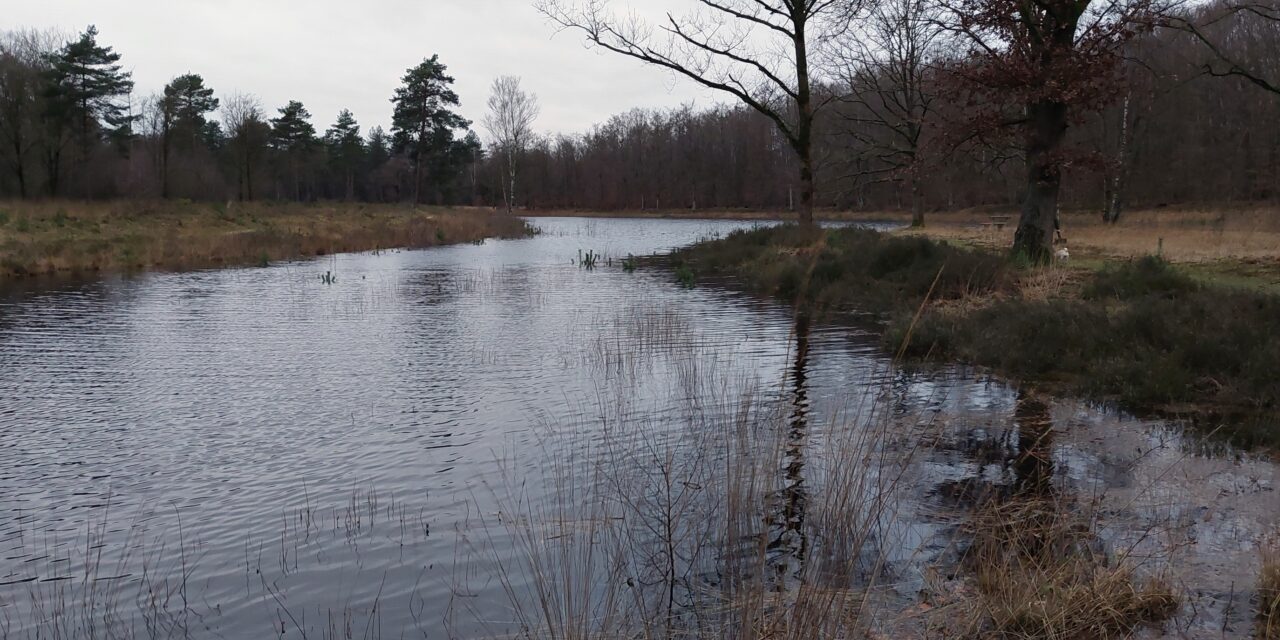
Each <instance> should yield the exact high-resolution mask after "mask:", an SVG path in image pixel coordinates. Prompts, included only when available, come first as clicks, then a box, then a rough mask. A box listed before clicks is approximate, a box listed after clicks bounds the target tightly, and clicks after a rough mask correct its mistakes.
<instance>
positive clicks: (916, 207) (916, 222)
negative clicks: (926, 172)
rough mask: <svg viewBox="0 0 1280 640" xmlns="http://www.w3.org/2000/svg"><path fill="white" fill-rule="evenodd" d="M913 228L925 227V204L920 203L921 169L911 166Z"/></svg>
mask: <svg viewBox="0 0 1280 640" xmlns="http://www.w3.org/2000/svg"><path fill="white" fill-rule="evenodd" d="M911 226H912V227H913V228H916V229H919V228H921V227H924V204H923V203H922V202H921V201H920V168H919V167H918V166H916V165H915V164H912V165H911Z"/></svg>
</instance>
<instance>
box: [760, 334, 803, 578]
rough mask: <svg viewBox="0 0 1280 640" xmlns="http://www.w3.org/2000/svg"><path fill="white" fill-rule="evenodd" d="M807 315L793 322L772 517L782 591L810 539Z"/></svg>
mask: <svg viewBox="0 0 1280 640" xmlns="http://www.w3.org/2000/svg"><path fill="white" fill-rule="evenodd" d="M810 323H811V321H810V319H809V316H808V315H806V314H804V313H798V314H797V315H796V319H795V329H794V331H793V334H794V338H795V347H794V353H793V354H792V358H793V361H794V364H792V366H791V369H790V376H789V380H788V382H789V384H790V389H789V391H790V395H791V398H790V404H791V411H790V415H789V416H788V418H787V424H786V427H787V435H786V441H785V445H784V446H785V451H784V453H783V458H782V460H783V464H784V465H785V466H784V468H783V480H782V483H783V488H782V495H781V496H779V497H778V502H779V506H780V508H779V512H778V513H777V514H776V515H773V516H771V518H770V519H771V522H770V528H771V539H770V541H769V547H768V548H769V551H770V553H772V554H773V555H774V562H775V571H776V572H777V574H778V575H777V582H776V584H775V589H776V590H779V591H782V590H784V589H786V588H788V586H789V584H790V582H791V581H792V580H794V579H798V578H799V577H800V576H801V574H802V573H803V567H804V563H805V555H806V551H808V544H809V540H808V537H807V533H808V529H807V528H806V527H805V521H804V515H805V503H806V501H807V499H808V498H807V496H806V489H805V473H804V466H805V449H806V448H807V447H808V435H809V382H808V380H809V330H810Z"/></svg>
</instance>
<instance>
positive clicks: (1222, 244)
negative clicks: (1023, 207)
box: [911, 207, 1280, 263]
mask: <svg viewBox="0 0 1280 640" xmlns="http://www.w3.org/2000/svg"><path fill="white" fill-rule="evenodd" d="M989 221H990V219H989V216H987V215H986V214H984V213H980V212H958V213H954V214H936V215H934V216H932V217H930V218H928V226H926V227H925V228H924V229H923V230H913V231H911V233H923V234H925V235H928V236H931V237H936V238H945V239H950V240H958V241H962V242H965V243H970V244H974V245H979V246H986V247H991V248H1004V247H1008V246H1009V245H1011V244H1012V243H1013V232H1014V227H1015V226H1016V225H1015V223H1016V216H1015V219H1014V220H1012V221H1010V223H1009V224H1008V225H1007V226H1005V227H1004V229H999V230H997V229H994V228H992V227H990V226H983V223H984V222H989ZM1062 226H1063V230H1062V232H1063V235H1065V236H1066V237H1067V240H1068V241H1069V244H1070V246H1071V250H1072V253H1073V254H1076V255H1091V256H1097V257H1104V258H1130V257H1135V256H1143V255H1154V254H1160V255H1162V256H1163V257H1164V258H1165V259H1166V260H1169V261H1171V262H1209V261H1214V260H1224V259H1235V260H1259V261H1268V260H1269V261H1272V262H1277V263H1280V209H1276V208H1274V207H1252V208H1235V209H1179V210H1167V209H1156V210H1144V211H1134V212H1131V213H1129V214H1127V215H1125V217H1124V218H1123V219H1122V220H1121V222H1120V223H1119V224H1116V225H1108V224H1104V223H1103V222H1102V221H1101V220H1100V219H1099V218H1098V216H1096V215H1094V214H1086V213H1078V212H1076V213H1068V212H1064V213H1063V216H1062Z"/></svg>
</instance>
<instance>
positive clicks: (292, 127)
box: [271, 100, 316, 200]
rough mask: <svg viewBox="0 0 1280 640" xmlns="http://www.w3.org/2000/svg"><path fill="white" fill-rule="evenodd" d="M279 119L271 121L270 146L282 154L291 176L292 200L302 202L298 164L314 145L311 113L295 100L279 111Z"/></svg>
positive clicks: (314, 133)
mask: <svg viewBox="0 0 1280 640" xmlns="http://www.w3.org/2000/svg"><path fill="white" fill-rule="evenodd" d="M279 113H280V117H278V118H272V120H271V144H272V146H273V147H275V149H276V151H277V152H279V153H281V154H283V155H284V157H285V158H286V159H287V161H288V164H289V169H290V173H291V174H292V176H293V198H294V199H295V200H302V179H301V177H300V175H299V166H298V165H299V164H301V163H302V162H303V161H305V160H306V159H307V156H309V155H310V153H311V151H312V150H313V149H314V148H315V145H316V128H315V127H314V126H312V125H311V112H309V111H307V109H306V107H303V106H302V103H301V102H298V101H297V100H290V101H289V104H287V105H285V106H283V107H281V108H280V109H279Z"/></svg>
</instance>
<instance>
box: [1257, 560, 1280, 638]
mask: <svg viewBox="0 0 1280 640" xmlns="http://www.w3.org/2000/svg"><path fill="white" fill-rule="evenodd" d="M1257 589H1258V626H1257V632H1258V633H1257V635H1258V637H1259V638H1263V639H1264V640H1275V639H1276V638H1280V547H1278V546H1277V545H1276V544H1275V543H1274V542H1271V543H1266V544H1264V545H1263V547H1262V558H1261V566H1260V568H1259V569H1258V584H1257Z"/></svg>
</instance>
